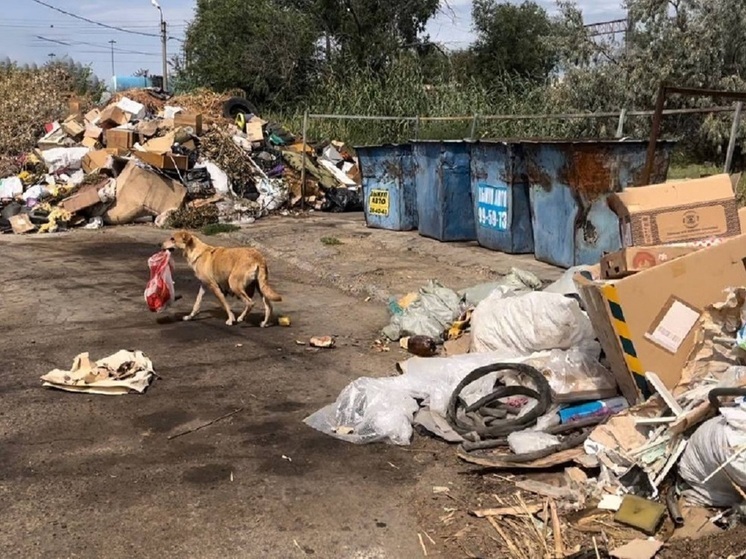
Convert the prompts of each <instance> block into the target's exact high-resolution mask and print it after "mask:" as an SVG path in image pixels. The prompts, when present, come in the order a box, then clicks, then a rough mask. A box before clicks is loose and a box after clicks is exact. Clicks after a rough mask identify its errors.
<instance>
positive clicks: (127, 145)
mask: <svg viewBox="0 0 746 559" xmlns="http://www.w3.org/2000/svg"><path fill="white" fill-rule="evenodd" d="M104 138H105V139H106V147H107V148H117V149H124V150H128V149H132V146H134V145H135V134H134V132H132V130H126V129H123V128H110V129H109V130H107V131H106V132H105V133H104Z"/></svg>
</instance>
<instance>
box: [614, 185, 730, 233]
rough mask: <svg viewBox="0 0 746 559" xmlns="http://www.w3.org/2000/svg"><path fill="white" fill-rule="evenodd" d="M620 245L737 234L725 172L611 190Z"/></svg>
mask: <svg viewBox="0 0 746 559" xmlns="http://www.w3.org/2000/svg"><path fill="white" fill-rule="evenodd" d="M608 203H609V207H610V208H611V209H612V211H614V213H616V215H617V216H618V217H619V227H620V234H621V238H622V246H624V247H632V246H651V245H666V244H674V243H682V242H688V241H698V240H702V239H709V238H724V237H734V236H736V235H740V233H741V227H740V223H739V220H738V205H737V203H736V198H735V195H734V194H733V186H732V183H731V179H730V176H729V175H727V174H722V175H715V176H712V177H707V178H704V179H696V180H686V181H674V182H668V183H664V184H656V185H652V186H641V187H636V188H628V189H627V190H625V191H624V192H618V193H614V194H611V195H610V196H609V199H608Z"/></svg>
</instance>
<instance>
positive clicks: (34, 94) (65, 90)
mask: <svg viewBox="0 0 746 559" xmlns="http://www.w3.org/2000/svg"><path fill="white" fill-rule="evenodd" d="M77 85H78V84H77V83H76V76H75V75H74V74H73V72H71V71H70V69H69V68H67V67H65V66H54V65H49V66H44V67H43V68H39V69H22V68H18V67H16V66H13V65H11V66H0V158H1V157H2V156H14V155H19V154H22V153H25V152H27V151H29V150H31V149H32V148H33V147H34V146H35V145H36V142H37V140H38V139H39V137H40V136H41V135H42V134H43V132H44V124H45V123H47V122H52V121H54V120H59V119H61V118H64V117H65V116H66V115H67V113H68V101H69V99H70V97H71V96H72V95H73V94H74V93H75V90H76V88H77Z"/></svg>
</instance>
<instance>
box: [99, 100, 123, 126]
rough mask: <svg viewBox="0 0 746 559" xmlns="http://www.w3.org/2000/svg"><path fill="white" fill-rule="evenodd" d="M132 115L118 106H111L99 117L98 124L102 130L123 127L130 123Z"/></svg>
mask: <svg viewBox="0 0 746 559" xmlns="http://www.w3.org/2000/svg"><path fill="white" fill-rule="evenodd" d="M130 118H131V117H130V115H129V114H128V113H126V112H124V111H123V110H122V109H120V108H119V107H117V106H116V105H109V106H108V107H106V108H105V109H104V110H103V111H101V114H100V115H99V119H98V122H97V123H95V124H98V125H99V126H101V127H102V128H114V127H116V126H123V125H125V124H127V123H128V122H129V121H130Z"/></svg>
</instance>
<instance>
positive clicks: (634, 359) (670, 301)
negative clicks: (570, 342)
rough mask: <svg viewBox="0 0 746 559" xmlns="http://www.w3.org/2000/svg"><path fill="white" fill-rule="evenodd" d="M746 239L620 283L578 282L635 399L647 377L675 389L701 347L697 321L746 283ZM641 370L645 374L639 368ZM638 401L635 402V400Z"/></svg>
mask: <svg viewBox="0 0 746 559" xmlns="http://www.w3.org/2000/svg"><path fill="white" fill-rule="evenodd" d="M744 262H746V235H739V236H738V237H735V238H733V239H729V240H727V241H725V242H723V243H722V244H719V245H716V246H712V247H709V248H703V249H702V250H699V251H696V252H692V253H691V254H688V255H685V256H682V257H680V258H677V259H675V260H672V261H670V262H666V263H663V264H660V265H658V266H656V267H654V268H650V269H648V270H645V271H642V272H639V273H637V274H635V275H632V276H629V277H626V278H624V279H620V280H615V281H598V282H589V281H587V280H585V279H584V278H578V277H576V284H577V285H578V289H579V291H580V295H581V298H582V299H583V302H584V304H585V306H586V309H587V311H588V315H589V317H590V319H591V322H592V323H593V326H594V328H595V330H596V334H597V335H598V336H599V340H600V342H601V345H602V346H603V348H604V351H605V353H606V355H607V357H608V358H609V363H610V365H611V367H612V371H613V372H614V375H615V377H616V379H617V383H618V384H619V386H620V388H621V389H622V393H623V394H624V396H625V397H627V399H630V396H631V394H632V391H633V387H635V386H636V384H637V381H640V380H641V376H644V374H645V372H648V371H649V372H654V373H657V374H658V376H659V377H660V378H661V380H662V381H663V383H664V384H665V385H666V387H667V388H669V389H673V388H675V387H676V385H677V383H678V382H679V380H680V378H681V370H682V369H683V367H684V365H685V364H686V363H687V361H688V358H689V354H690V352H691V350H692V349H693V347H694V336H695V332H696V320H697V319H698V318H699V317H700V315H701V314H702V312H703V311H704V310H705V308H706V307H707V306H709V305H712V304H714V303H716V302H719V301H721V300H722V299H723V291H724V290H725V289H726V288H728V287H736V286H742V285H746V266H745V265H744ZM635 369H637V370H635ZM632 401H634V400H632Z"/></svg>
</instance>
